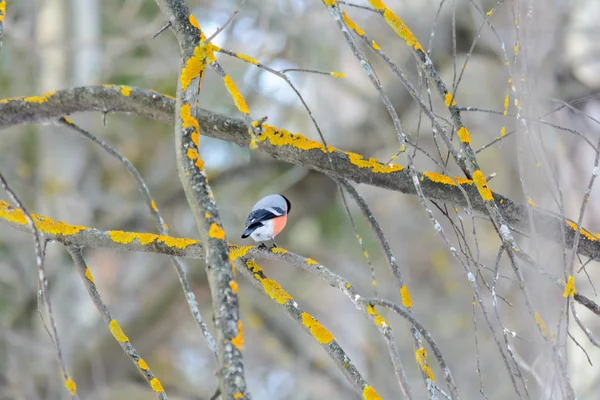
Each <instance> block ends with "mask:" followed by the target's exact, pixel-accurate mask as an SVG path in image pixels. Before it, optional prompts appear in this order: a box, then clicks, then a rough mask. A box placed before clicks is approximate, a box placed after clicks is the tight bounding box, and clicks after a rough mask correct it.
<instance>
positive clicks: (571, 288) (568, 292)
mask: <svg viewBox="0 0 600 400" xmlns="http://www.w3.org/2000/svg"><path fill="white" fill-rule="evenodd" d="M575 293H577V290H575V278H574V277H573V275H569V278H568V279H567V283H566V284H565V292H564V293H563V297H565V298H566V297H569V296H570V297H573V296H574V295H575Z"/></svg>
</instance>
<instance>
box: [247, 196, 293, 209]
mask: <svg viewBox="0 0 600 400" xmlns="http://www.w3.org/2000/svg"><path fill="white" fill-rule="evenodd" d="M261 208H262V209H268V208H279V209H280V210H283V211H284V212H285V211H287V203H286V201H285V199H284V198H283V197H282V196H281V195H278V194H271V195H269V196H266V197H263V198H262V199H260V200H259V201H258V202H257V203H256V204H255V205H254V207H252V211H256V210H258V209H261Z"/></svg>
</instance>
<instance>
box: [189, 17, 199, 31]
mask: <svg viewBox="0 0 600 400" xmlns="http://www.w3.org/2000/svg"><path fill="white" fill-rule="evenodd" d="M189 21H190V24H192V26H193V27H194V28H196V29H200V24H199V23H198V20H197V19H196V17H194V14H190V18H189Z"/></svg>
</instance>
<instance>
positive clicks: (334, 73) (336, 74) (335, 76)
mask: <svg viewBox="0 0 600 400" xmlns="http://www.w3.org/2000/svg"><path fill="white" fill-rule="evenodd" d="M329 75H331V76H333V77H334V78H345V77H346V74H344V73H342V72H330V73H329Z"/></svg>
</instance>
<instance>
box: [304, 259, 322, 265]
mask: <svg viewBox="0 0 600 400" xmlns="http://www.w3.org/2000/svg"><path fill="white" fill-rule="evenodd" d="M306 263H307V264H308V265H319V262H318V261H317V260H313V259H312V258H307V259H306Z"/></svg>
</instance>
